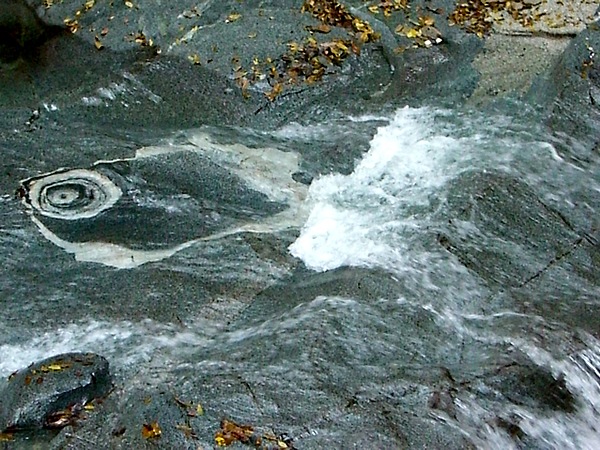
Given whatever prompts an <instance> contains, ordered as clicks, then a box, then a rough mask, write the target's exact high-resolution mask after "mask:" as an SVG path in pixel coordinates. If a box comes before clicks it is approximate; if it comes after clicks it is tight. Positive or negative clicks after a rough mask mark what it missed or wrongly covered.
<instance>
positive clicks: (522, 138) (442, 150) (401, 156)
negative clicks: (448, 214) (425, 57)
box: [290, 107, 562, 271]
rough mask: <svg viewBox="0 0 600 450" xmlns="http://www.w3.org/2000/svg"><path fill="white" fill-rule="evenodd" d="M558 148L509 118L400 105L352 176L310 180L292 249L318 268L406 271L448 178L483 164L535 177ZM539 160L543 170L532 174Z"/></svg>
mask: <svg viewBox="0 0 600 450" xmlns="http://www.w3.org/2000/svg"><path fill="white" fill-rule="evenodd" d="M525 147H526V148H527V151H526V152H525V151H523V150H524V148H525ZM554 153H555V152H554V151H553V147H552V146H551V145H550V144H548V143H546V142H543V141H541V140H537V139H536V137H535V136H534V135H533V134H532V133H531V132H530V131H529V130H523V129H518V126H517V125H515V124H513V123H512V122H511V120H510V119H509V118H507V117H503V116H501V117H495V118H493V120H492V119H490V118H487V117H484V116H476V115H469V114H462V113H457V112H450V111H447V110H435V109H431V108H409V107H406V108H403V109H400V110H398V111H397V112H396V114H395V115H394V116H393V117H392V118H391V119H389V123H388V124H387V125H384V126H381V127H379V128H378V130H377V133H376V134H375V136H374V137H373V139H372V140H371V143H370V149H369V151H368V152H367V153H366V154H365V155H364V157H363V158H362V160H361V161H360V162H359V163H358V164H357V165H356V168H355V170H354V171H353V172H352V173H351V174H350V175H341V174H331V175H325V176H322V177H320V178H318V179H317V180H315V181H314V182H313V183H312V185H311V187H310V189H309V193H308V202H309V207H310V211H311V212H310V214H309V217H308V219H307V221H306V223H305V224H304V226H303V228H302V231H301V234H300V236H299V238H298V239H297V240H296V241H295V242H294V243H293V244H292V245H291V246H290V252H291V253H292V254H293V255H294V256H296V257H298V258H300V259H302V260H303V261H304V263H305V264H306V265H307V266H308V267H309V268H311V269H313V270H316V271H326V270H332V269H335V268H337V267H340V266H344V265H349V266H360V267H384V268H386V269H388V270H394V271H398V270H403V268H406V267H407V265H410V263H409V262H407V258H409V257H410V258H414V257H415V255H414V253H415V252H414V251H413V250H414V244H412V243H411V240H414V236H415V235H416V234H419V233H420V232H421V231H423V230H426V229H430V228H431V226H432V225H435V220H436V219H435V217H434V213H435V211H436V208H437V207H438V206H439V205H440V204H441V203H442V202H443V201H444V196H445V192H444V191H445V189H444V188H445V186H446V185H447V183H448V182H449V181H450V180H452V179H453V178H455V177H457V176H458V175H459V174H460V173H462V172H464V171H466V170H470V169H478V170H496V171H504V172H507V173H511V174H515V175H516V176H519V177H521V176H523V173H532V174H533V175H532V176H534V177H535V178H532V181H533V182H537V181H538V180H540V179H542V178H543V177H544V176H546V175H547V172H548V171H552V170H556V165H557V164H562V161H560V160H557V159H556V158H555V157H554V156H553V154H554ZM540 161H542V164H540ZM536 167H537V168H538V169H537V170H539V171H542V172H543V173H542V174H539V175H538V174H535V170H536ZM411 252H412V253H413V255H412V256H407V255H408V254H409V253H411Z"/></svg>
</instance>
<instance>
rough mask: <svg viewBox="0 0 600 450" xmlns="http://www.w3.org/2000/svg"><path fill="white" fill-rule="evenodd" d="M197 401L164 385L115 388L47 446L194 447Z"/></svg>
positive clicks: (198, 420)
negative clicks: (94, 410) (112, 392)
mask: <svg viewBox="0 0 600 450" xmlns="http://www.w3.org/2000/svg"><path fill="white" fill-rule="evenodd" d="M198 405H199V403H198V402H196V401H194V400H193V399H190V398H187V397H179V396H178V395H177V394H176V392H174V391H173V389H172V388H171V387H169V386H167V385H159V386H155V387H149V386H148V387H144V388H136V389H133V390H130V389H128V390H127V392H126V393H125V392H123V391H121V390H119V389H117V390H116V391H115V392H114V395H111V396H110V397H109V399H107V401H106V402H104V403H103V404H102V405H100V406H99V407H98V411H97V412H96V413H95V414H94V415H93V416H91V417H89V418H88V419H87V420H86V421H85V422H81V423H80V424H78V426H77V429H76V430H74V429H73V428H72V427H68V428H65V429H63V430H62V432H61V433H60V434H59V435H58V436H57V437H56V438H55V439H54V440H53V441H52V444H51V447H49V448H52V449H56V450H58V449H68V448H73V447H75V448H80V447H81V446H82V445H89V444H93V445H94V446H95V448H115V449H121V448H122V449H126V448H135V449H156V448H165V449H167V448H177V449H189V450H193V449H196V448H198V444H199V441H198V430H199V425H200V424H202V423H203V422H206V418H205V417H204V412H203V410H202V406H201V405H200V407H199V406H198ZM216 429H218V425H217V427H215V430H216ZM75 431H76V432H75Z"/></svg>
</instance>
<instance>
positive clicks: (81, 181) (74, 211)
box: [22, 169, 122, 220]
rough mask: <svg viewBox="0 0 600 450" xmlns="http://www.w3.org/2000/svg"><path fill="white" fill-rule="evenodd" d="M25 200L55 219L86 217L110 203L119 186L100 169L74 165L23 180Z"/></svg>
mask: <svg viewBox="0 0 600 450" xmlns="http://www.w3.org/2000/svg"><path fill="white" fill-rule="evenodd" d="M22 195H23V199H24V201H25V202H26V203H27V204H29V205H31V207H32V208H33V209H34V210H35V211H36V212H39V213H40V214H42V215H44V216H47V217H52V218H56V219H65V220H77V219H88V218H90V217H94V216H96V215H97V214H98V213H100V212H102V211H104V210H106V209H108V208H110V207H112V206H113V205H114V204H115V203H116V202H117V201H118V200H119V199H120V198H121V195H122V191H121V189H120V188H119V187H118V186H116V185H115V184H114V183H113V182H112V181H111V180H110V179H109V178H108V177H106V176H105V175H102V174H101V173H98V172H95V171H92V170H86V169H74V170H63V171H60V172H54V173H51V174H46V175H42V176H39V177H35V178H30V179H28V180H24V181H23V182H22Z"/></svg>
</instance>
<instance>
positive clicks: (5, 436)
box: [0, 433, 15, 442]
mask: <svg viewBox="0 0 600 450" xmlns="http://www.w3.org/2000/svg"><path fill="white" fill-rule="evenodd" d="M14 440H15V438H14V436H13V434H12V433H0V442H10V441H14Z"/></svg>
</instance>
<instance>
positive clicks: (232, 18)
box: [225, 13, 242, 23]
mask: <svg viewBox="0 0 600 450" xmlns="http://www.w3.org/2000/svg"><path fill="white" fill-rule="evenodd" d="M241 18H242V15H241V14H239V13H231V14H229V15H228V16H227V18H226V19H225V23H231V22H235V21H236V20H239V19H241Z"/></svg>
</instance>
